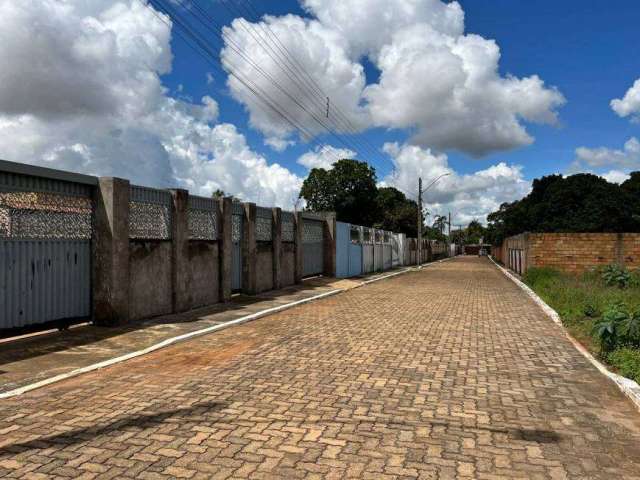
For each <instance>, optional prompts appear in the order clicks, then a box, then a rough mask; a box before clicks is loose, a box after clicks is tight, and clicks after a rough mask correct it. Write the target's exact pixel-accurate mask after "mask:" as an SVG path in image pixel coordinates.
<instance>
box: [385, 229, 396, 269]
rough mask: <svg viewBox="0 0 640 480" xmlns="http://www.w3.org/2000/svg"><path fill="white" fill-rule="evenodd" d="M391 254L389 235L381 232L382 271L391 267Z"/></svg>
mask: <svg viewBox="0 0 640 480" xmlns="http://www.w3.org/2000/svg"><path fill="white" fill-rule="evenodd" d="M392 258H393V252H392V248H391V234H390V233H389V232H383V245H382V269H383V270H389V269H390V268H391V267H392V266H393V259H392Z"/></svg>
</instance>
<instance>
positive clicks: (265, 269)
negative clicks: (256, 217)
mask: <svg viewBox="0 0 640 480" xmlns="http://www.w3.org/2000/svg"><path fill="white" fill-rule="evenodd" d="M256 290H257V292H258V293H260V292H266V291H268V290H273V246H272V244H271V242H258V243H257V245H256Z"/></svg>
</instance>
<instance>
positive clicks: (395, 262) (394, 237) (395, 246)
mask: <svg viewBox="0 0 640 480" xmlns="http://www.w3.org/2000/svg"><path fill="white" fill-rule="evenodd" d="M401 251H402V245H401V242H400V235H399V234H397V233H393V234H391V265H392V266H393V267H397V266H399V265H401V264H402V262H401V260H400V252H401Z"/></svg>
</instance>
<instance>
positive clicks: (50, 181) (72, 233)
mask: <svg viewBox="0 0 640 480" xmlns="http://www.w3.org/2000/svg"><path fill="white" fill-rule="evenodd" d="M96 184H97V180H96V179H95V178H94V177H89V176H85V175H73V174H66V173H63V172H58V171H55V170H49V169H41V168H37V167H30V166H26V165H25V166H20V167H15V166H13V167H9V166H7V165H6V164H5V162H0V329H8V328H19V327H28V326H33V325H38V324H44V323H47V322H53V321H68V322H71V321H76V320H80V319H85V318H89V317H90V315H91V238H92V235H93V222H92V219H93V200H92V195H93V189H94V187H95V185H96Z"/></svg>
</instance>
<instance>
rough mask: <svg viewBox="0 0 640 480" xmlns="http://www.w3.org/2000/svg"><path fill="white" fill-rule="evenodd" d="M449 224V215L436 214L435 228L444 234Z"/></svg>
mask: <svg viewBox="0 0 640 480" xmlns="http://www.w3.org/2000/svg"><path fill="white" fill-rule="evenodd" d="M446 225H447V217H445V216H444V215H436V216H435V219H434V221H433V228H435V229H436V230H438V231H439V232H440V233H441V234H444V230H445V228H446Z"/></svg>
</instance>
